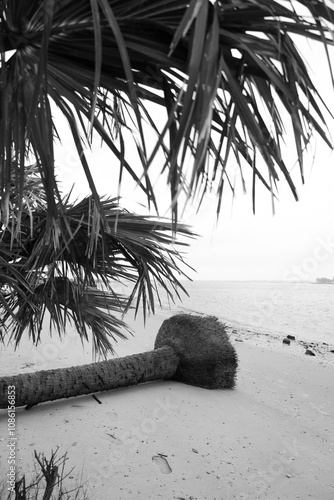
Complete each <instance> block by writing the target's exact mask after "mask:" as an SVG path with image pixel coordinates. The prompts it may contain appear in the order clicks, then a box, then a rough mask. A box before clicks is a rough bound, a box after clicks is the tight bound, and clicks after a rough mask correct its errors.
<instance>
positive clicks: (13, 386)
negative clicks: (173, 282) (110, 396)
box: [0, 314, 238, 408]
mask: <svg viewBox="0 0 334 500" xmlns="http://www.w3.org/2000/svg"><path fill="white" fill-rule="evenodd" d="M237 365H238V360H237V355H236V352H235V349H234V347H233V346H232V345H231V343H230V340H229V337H228V335H227V333H226V327H225V325H223V324H221V323H220V322H219V321H218V320H217V319H216V318H214V317H211V316H209V317H201V316H192V315H188V314H180V315H176V316H172V317H171V318H169V319H167V320H165V321H164V322H163V324H162V326H161V328H160V330H159V332H158V335H157V338H156V341H155V346H154V350H153V351H148V352H145V353H141V354H133V355H131V356H125V357H123V358H118V359H111V360H109V361H102V362H99V363H92V364H89V365H82V366H78V367H71V368H59V369H56V370H42V371H39V372H36V373H25V374H22V375H16V376H9V377H2V378H0V398H1V399H0V408H7V407H8V406H12V405H15V406H26V405H27V406H32V405H35V404H38V403H41V402H43V401H53V400H55V399H62V398H69V397H73V396H79V395H82V394H91V393H93V392H101V391H109V390H111V389H118V388H120V387H127V386H132V385H136V384H140V383H143V382H151V381H154V380H159V379H170V380H177V381H179V382H184V383H186V384H191V385H195V386H199V387H205V388H207V389H232V388H233V387H234V385H235V376H236V369H237ZM13 391H14V392H13ZM9 393H10V397H9Z"/></svg>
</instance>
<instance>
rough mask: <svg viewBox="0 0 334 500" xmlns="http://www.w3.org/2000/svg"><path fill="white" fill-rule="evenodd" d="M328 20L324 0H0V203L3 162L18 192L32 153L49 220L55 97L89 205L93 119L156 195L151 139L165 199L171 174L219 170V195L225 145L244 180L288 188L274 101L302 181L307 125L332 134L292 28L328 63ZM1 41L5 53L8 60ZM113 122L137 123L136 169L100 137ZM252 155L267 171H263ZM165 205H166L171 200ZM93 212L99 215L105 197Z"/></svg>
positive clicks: (332, 14)
mask: <svg viewBox="0 0 334 500" xmlns="http://www.w3.org/2000/svg"><path fill="white" fill-rule="evenodd" d="M23 5H24V8H23V7H22V6H23ZM333 21H334V10H333V8H332V7H331V4H330V3H329V2H327V1H326V0H313V1H312V2H311V1H309V0H295V1H287V0H286V1H280V2H278V1H275V0H257V1H254V0H240V1H239V0H224V1H217V2H215V3H211V2H210V1H209V0H204V1H202V0H192V1H191V2H190V3H189V2H188V1H187V0H180V1H177V2H176V0H173V1H168V2H164V1H160V0H154V1H152V0H144V1H142V2H135V1H133V0H123V1H122V2H119V1H117V0H91V1H90V2H88V1H87V0H54V1H51V2H50V1H46V0H45V1H43V0H30V1H29V2H18V1H9V0H6V1H3V2H2V4H1V9H0V47H1V77H0V78H1V84H0V101H1V102H0V104H1V108H0V158H1V164H0V168H1V175H0V192H1V193H2V197H1V202H2V212H3V213H5V212H6V209H8V196H6V193H7V192H8V189H9V187H8V182H9V178H10V177H11V171H12V169H13V167H14V169H15V172H16V183H17V189H18V192H19V193H21V194H22V192H23V184H24V182H23V171H24V168H25V164H26V162H27V155H28V154H30V155H31V154H32V155H33V156H34V161H35V162H37V165H38V167H39V170H40V173H41V177H42V181H43V185H44V189H45V193H46V199H47V204H48V214H49V224H48V228H50V229H51V228H53V231H54V232H57V227H56V226H55V221H56V219H57V217H58V212H59V196H58V193H57V186H56V183H55V178H54V162H55V158H54V150H53V142H54V140H55V138H56V129H55V123H54V120H53V116H52V106H53V105H56V106H58V107H59V109H60V110H61V111H62V112H63V113H64V115H65V117H66V120H67V122H68V124H69V127H70V130H71V132H72V134H73V136H74V138H75V143H76V147H77V151H78V154H79V155H80V157H81V160H82V164H83V168H84V170H85V173H86V175H87V178H88V181H89V184H90V187H91V190H92V193H93V196H94V198H95V202H96V204H97V205H98V203H99V202H98V200H99V197H98V193H97V192H96V190H95V187H94V182H93V178H92V176H91V175H90V166H89V165H88V164H87V162H86V160H85V157H84V155H83V154H82V153H83V150H84V144H87V143H88V144H90V142H91V138H92V129H94V130H95V131H96V132H97V133H98V134H99V135H100V136H101V138H102V140H103V141H105V142H106V143H107V145H108V147H109V148H110V149H111V150H112V151H113V153H114V154H115V155H116V157H117V158H118V160H119V165H120V169H121V170H122V169H125V170H128V171H129V173H130V175H131V176H132V177H133V178H134V179H135V181H136V182H139V183H140V184H141V186H142V188H143V189H144V191H145V192H146V195H147V197H148V200H149V202H153V203H154V204H155V205H156V206H157V205H158V204H157V202H156V193H155V192H154V189H153V187H152V182H151V173H150V172H151V170H150V169H151V167H150V165H151V163H152V161H153V160H154V157H155V156H156V155H157V154H158V152H159V151H160V150H161V151H162V152H163V154H164V155H165V158H166V164H165V165H163V166H162V170H163V171H164V170H166V169H168V175H167V176H166V178H167V182H168V183H169V186H170V189H171V198H172V200H174V201H175V196H176V195H177V193H179V192H180V184H181V185H182V188H183V189H184V190H185V191H186V193H187V198H191V197H193V196H194V193H195V192H196V190H197V188H198V187H200V190H201V195H203V193H205V192H206V190H207V189H210V186H211V185H212V182H213V181H214V180H216V182H217V186H218V187H217V197H218V205H219V204H220V201H221V196H222V188H221V187H222V186H223V185H224V180H225V179H227V180H228V172H229V167H228V164H227V159H228V156H229V155H228V154H226V153H227V152H231V153H233V154H234V155H235V156H236V158H237V160H238V161H239V160H240V159H242V161H241V165H242V166H243V165H246V164H248V165H249V166H250V167H251V168H252V169H253V173H254V175H253V178H254V182H255V179H256V178H258V179H259V180H260V182H264V184H265V185H266V186H269V189H271V188H270V186H271V185H272V183H274V184H276V183H277V181H278V179H279V176H280V174H282V175H283V177H284V178H285V179H286V180H287V181H288V183H289V185H290V188H291V190H292V193H293V195H294V196H295V197H296V198H297V192H296V187H295V180H294V179H292V177H291V174H290V172H289V168H288V165H287V163H286V159H285V158H283V157H282V148H281V144H282V139H283V138H284V136H285V134H286V133H289V130H288V132H286V131H285V130H284V129H283V127H282V122H284V119H283V118H282V117H283V115H284V113H283V111H286V112H287V116H288V117H290V120H291V123H290V125H291V127H292V131H293V134H294V142H295V145H296V155H297V158H298V161H299V165H300V170H301V178H302V180H303V156H304V152H305V149H306V148H307V146H308V144H309V141H310V139H311V136H312V134H313V133H314V132H316V133H318V134H320V136H321V137H322V139H324V141H325V142H326V143H327V144H328V145H331V142H330V140H329V139H328V131H327V126H326V120H327V119H328V117H329V116H330V110H328V109H326V105H325V104H324V101H323V100H321V97H320V96H319V95H318V92H317V89H316V88H315V86H314V84H313V83H312V80H311V78H310V76H309V72H308V70H307V68H306V65H305V64H304V62H303V59H302V57H301V55H300V51H299V49H298V47H297V45H296V43H295V41H294V40H295V36H298V37H299V38H300V37H302V38H304V39H310V40H315V41H319V42H321V43H322V44H323V46H324V51H325V54H326V55H327V59H328V64H329V66H330V65H331V62H330V56H329V52H328V47H329V46H330V45H333V36H332V35H333V27H334V24H333ZM8 51H14V53H13V54H12V56H11V57H10V58H7V59H6V53H7V52H8ZM147 103H155V104H156V105H158V106H161V107H162V108H163V109H164V110H165V111H166V126H165V127H163V126H162V127H161V128H160V129H159V130H158V129H157V127H153V128H154V130H155V132H157V131H158V138H157V144H156V147H154V145H153V146H151V145H149V144H147V143H146V141H147V139H146V136H145V133H144V132H143V123H144V122H147V121H149V120H147V119H146V117H147V116H148V115H149V108H148V107H147ZM260 103H261V105H260ZM121 108H123V109H124V110H125V111H126V115H127V120H126V123H122V119H121V118H120V112H119V110H120V109H121ZM151 125H152V123H151ZM123 126H127V127H129V128H130V129H131V130H132V132H133V137H134V140H135V142H136V147H137V149H138V155H139V165H140V168H138V166H136V165H135V164H131V162H130V160H129V158H128V157H127V151H126V149H124V144H123V143H122V140H118V139H117V138H116V136H114V137H111V135H110V132H111V131H112V130H113V129H115V127H116V129H117V128H118V130H120V129H121V128H122V127H123ZM216 133H217V134H216ZM219 136H220V137H219ZM119 137H121V136H119ZM217 137H218V139H217ZM221 138H222V139H221ZM13 151H14V152H15V155H14V164H13ZM152 151H153V154H151V152H152ZM256 153H259V154H256ZM188 156H192V157H193V163H192V169H191V171H190V172H189V174H187V175H186V173H185V171H184V166H183V163H184V162H183V160H184V159H185V158H188ZM210 158H212V160H211V161H213V163H214V165H215V168H214V169H212V168H211V166H210ZM260 158H262V161H263V160H264V162H265V164H266V165H267V169H268V170H267V172H262V173H261V172H260V171H261V168H260V166H259V160H258V159H260ZM135 163H137V164H138V161H136V162H135ZM111 168H114V167H111ZM212 170H214V176H212ZM142 179H143V182H142V181H141V180H142ZM205 179H208V182H202V180H204V181H205ZM200 199H202V196H200ZM20 208H21V206H20ZM173 209H174V217H176V214H177V203H174V205H173ZM99 210H100V213H101V215H102V206H100V207H99ZM16 230H17V231H18V230H19V224H18V226H16Z"/></svg>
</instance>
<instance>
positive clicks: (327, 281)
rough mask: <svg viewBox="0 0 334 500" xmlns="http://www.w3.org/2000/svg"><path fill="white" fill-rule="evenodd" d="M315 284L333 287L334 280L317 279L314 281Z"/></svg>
mask: <svg viewBox="0 0 334 500" xmlns="http://www.w3.org/2000/svg"><path fill="white" fill-rule="evenodd" d="M315 281H316V283H319V284H320V285H323V284H324V283H325V284H326V283H331V284H332V285H334V278H333V279H332V280H331V279H329V278H317V279H316V280H315Z"/></svg>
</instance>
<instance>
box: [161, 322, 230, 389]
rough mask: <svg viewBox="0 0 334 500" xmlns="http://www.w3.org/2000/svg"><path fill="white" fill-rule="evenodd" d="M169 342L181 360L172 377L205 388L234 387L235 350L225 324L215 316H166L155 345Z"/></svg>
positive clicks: (163, 344)
mask: <svg viewBox="0 0 334 500" xmlns="http://www.w3.org/2000/svg"><path fill="white" fill-rule="evenodd" d="M165 345H169V346H171V347H173V349H174V350H175V351H176V352H177V353H178V354H179V356H180V362H179V365H178V367H177V370H176V372H175V374H174V375H173V376H172V379H173V380H177V381H178V382H183V383H184V384H190V385H195V386H198V387H204V388H205V389H233V387H234V386H235V379H236V373H237V368H238V357H237V353H236V351H235V349H234V347H233V346H232V344H231V342H230V339H229V336H228V334H227V332H226V326H225V324H223V323H221V322H220V321H219V320H218V319H217V318H216V317H214V316H196V315H192V314H177V315H175V316H172V317H170V318H168V319H166V320H165V321H164V322H163V323H162V325H161V327H160V330H159V332H158V335H157V338H156V340H155V346H154V347H155V348H161V346H165Z"/></svg>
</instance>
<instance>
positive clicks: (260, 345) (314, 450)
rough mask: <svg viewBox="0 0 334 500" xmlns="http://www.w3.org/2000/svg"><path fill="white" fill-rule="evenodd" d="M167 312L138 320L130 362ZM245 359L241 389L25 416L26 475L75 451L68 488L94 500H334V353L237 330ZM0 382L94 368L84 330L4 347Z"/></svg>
mask: <svg viewBox="0 0 334 500" xmlns="http://www.w3.org/2000/svg"><path fill="white" fill-rule="evenodd" d="M166 315H168V313H166V312H164V313H159V314H157V315H155V316H151V317H150V318H149V319H148V321H147V324H146V326H144V325H143V322H142V321H141V320H138V321H136V322H134V321H133V319H132V318H127V321H128V322H129V323H130V326H132V328H133V330H134V331H135V332H136V335H135V337H133V338H130V339H129V340H128V341H126V342H119V343H118V344H117V346H116V351H117V355H119V356H124V355H126V354H132V353H136V352H144V351H146V350H150V349H152V348H153V343H154V338H155V335H156V333H157V331H158V329H159V327H160V325H161V323H162V321H163V320H164V319H165V317H166ZM229 332H230V334H231V342H232V343H233V345H234V346H235V348H236V350H237V353H238V357H239V370H238V376H237V386H236V388H235V389H234V390H214V391H210V390H206V389H200V388H197V387H191V386H188V385H184V384H180V383H176V382H170V381H159V382H154V383H147V384H142V385H140V386H136V387H130V388H126V389H119V390H114V391H110V392H104V393H99V394H97V396H98V400H99V401H100V402H101V403H102V404H99V402H98V401H97V400H95V399H94V398H93V397H92V395H89V396H80V397H77V398H71V399H68V400H59V401H54V402H49V403H43V404H40V405H38V406H35V407H33V408H31V409H30V410H28V411H27V410H25V409H24V408H18V409H17V410H16V431H17V437H18V444H17V449H16V453H17V455H16V458H17V466H18V468H19V470H21V471H22V472H24V473H25V474H27V477H29V474H30V473H32V472H33V453H34V450H36V451H37V452H44V453H45V455H46V456H50V454H51V450H55V449H56V448H57V447H59V450H58V454H59V455H62V454H64V453H65V452H67V456H68V461H67V463H66V468H67V470H70V469H71V468H72V467H75V469H74V470H73V472H72V473H71V475H70V478H68V479H67V481H69V482H68V483H66V484H68V485H69V486H71V487H73V486H75V485H76V484H85V488H86V495H87V498H89V499H92V500H123V499H128V498H131V499H132V498H133V499H139V500H153V499H154V500H155V499H157V498H161V499H166V500H167V499H168V500H169V499H170V500H174V499H175V500H204V499H208V500H229V499H249V500H255V499H270V500H283V499H287V500H288V499H289V500H290V499H294V498H300V499H306V498H312V499H315V500H330V499H333V498H334V472H333V471H334V468H333V456H334V428H333V427H334V425H333V410H334V353H331V352H330V351H331V350H332V349H334V346H327V345H320V344H319V345H316V344H315V345H313V346H312V348H313V350H314V352H315V354H316V355H315V356H308V355H305V345H304V344H303V343H302V342H299V341H298V339H296V341H295V342H292V343H291V345H290V346H287V345H283V344H282V341H281V339H278V338H275V337H273V336H270V335H257V334H254V332H247V331H246V330H245V331H241V330H240V329H237V328H234V327H233V325H230V328H229ZM0 356H1V368H0V374H1V375H5V374H7V375H8V374H15V373H20V372H21V373H22V372H29V371H35V370H38V369H46V368H47V367H49V368H53V367H60V366H71V365H75V364H83V363H87V362H90V361H91V350H90V347H89V346H85V349H83V348H82V345H81V343H80V341H78V339H77V338H76V336H75V332H72V333H71V332H69V335H68V340H67V343H66V342H65V344H60V343H59V341H58V340H57V339H56V338H54V339H53V340H50V339H48V338H46V339H45V340H44V341H43V343H42V346H39V348H38V349H37V350H36V348H31V347H30V345H29V347H28V344H26V345H25V346H22V347H20V349H19V350H18V351H17V352H15V353H14V352H11V351H9V350H8V349H7V350H4V349H2V351H1V353H0ZM0 422H1V436H0V437H1V439H0V455H1V471H2V476H3V477H4V476H5V474H6V467H8V466H7V455H8V449H7V442H8V435H7V433H8V431H7V412H6V410H0ZM79 498H80V497H79Z"/></svg>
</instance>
